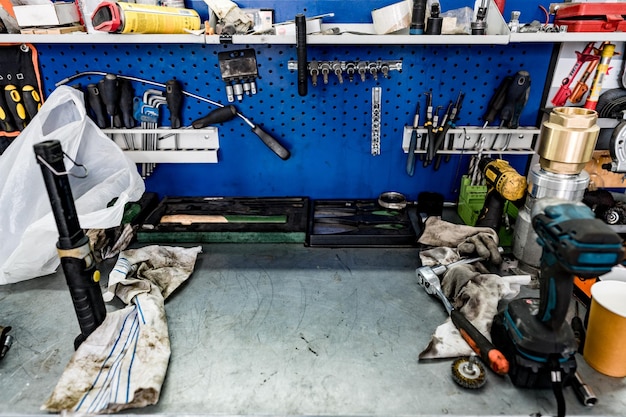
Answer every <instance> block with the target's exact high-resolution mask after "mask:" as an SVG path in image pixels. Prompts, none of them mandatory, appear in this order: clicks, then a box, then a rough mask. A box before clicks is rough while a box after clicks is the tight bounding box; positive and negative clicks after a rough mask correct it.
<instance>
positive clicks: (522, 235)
mask: <svg viewBox="0 0 626 417" xmlns="http://www.w3.org/2000/svg"><path fill="white" fill-rule="evenodd" d="M588 185H589V174H588V173H587V171H581V172H580V173H579V174H574V175H566V174H555V173H553V172H548V171H546V170H544V169H542V168H541V166H540V165H539V164H535V165H534V166H533V167H532V168H531V169H530V172H529V174H528V195H527V196H526V201H525V202H524V207H523V208H522V209H521V210H520V211H519V213H518V216H517V219H516V220H515V235H514V237H513V256H515V258H516V259H517V260H518V261H519V264H520V265H519V267H520V269H522V270H529V268H528V267H530V270H531V271H532V269H535V270H536V269H538V268H539V266H540V264H541V252H542V250H543V249H542V247H541V246H540V245H539V243H537V234H536V233H535V230H534V229H533V227H532V214H531V213H532V212H533V209H534V210H535V211H536V210H537V209H541V206H539V207H535V205H536V204H541V203H542V202H547V201H550V200H552V201H554V199H558V200H565V201H570V202H580V201H582V199H583V196H584V195H585V190H586V189H587V186H588ZM532 272H534V271H532Z"/></svg>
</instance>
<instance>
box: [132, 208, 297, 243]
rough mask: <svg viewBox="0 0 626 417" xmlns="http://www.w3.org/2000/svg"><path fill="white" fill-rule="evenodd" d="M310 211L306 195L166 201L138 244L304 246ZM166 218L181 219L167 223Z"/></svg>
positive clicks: (144, 227) (139, 234)
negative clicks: (255, 243)
mask: <svg viewBox="0 0 626 417" xmlns="http://www.w3.org/2000/svg"><path fill="white" fill-rule="evenodd" d="M308 212H309V199H308V198H306V197H284V198H283V197H269V198H267V197H263V198H254V197H251V198H239V197H232V198H230V197H229V198H226V197H165V198H163V200H162V201H161V202H160V203H159V205H158V206H157V208H156V209H154V211H152V212H151V213H150V215H149V216H148V217H147V218H146V220H145V222H144V223H143V224H142V225H141V226H140V228H139V230H138V231H137V240H138V241H139V242H201V243H212V242H214V243H217V242H271V243H294V242H299V243H303V242H304V240H305V237H306V228H307V216H308ZM165 216H169V217H170V219H172V217H171V216H177V217H174V218H173V220H169V222H164V221H163V220H164V219H165ZM220 217H223V219H222V220H219V218H220ZM178 218H180V219H181V220H180V221H177V219H178Z"/></svg>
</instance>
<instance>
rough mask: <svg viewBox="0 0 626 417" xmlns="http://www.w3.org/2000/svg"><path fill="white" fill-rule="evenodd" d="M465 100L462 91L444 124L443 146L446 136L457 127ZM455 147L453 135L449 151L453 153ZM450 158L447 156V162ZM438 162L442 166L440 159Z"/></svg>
mask: <svg viewBox="0 0 626 417" xmlns="http://www.w3.org/2000/svg"><path fill="white" fill-rule="evenodd" d="M464 98H465V93H464V92H462V91H460V92H459V95H458V96H457V98H456V102H455V103H454V106H453V107H452V110H451V111H450V115H449V116H448V118H447V120H446V123H444V126H443V131H442V132H441V144H442V145H443V142H444V141H445V138H446V135H447V134H448V130H450V128H454V127H456V119H457V118H458V116H459V112H460V111H461V107H462V106H463V99H464ZM453 147H454V135H452V137H451V138H450V141H449V142H448V150H449V151H451V150H452V148H453ZM450 158H451V155H450V154H447V155H446V157H445V161H446V162H450ZM438 161H439V164H440V163H441V158H439V159H438ZM434 168H435V171H436V170H437V169H439V166H438V165H437V164H435V167H434Z"/></svg>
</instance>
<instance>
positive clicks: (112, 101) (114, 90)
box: [98, 74, 121, 127]
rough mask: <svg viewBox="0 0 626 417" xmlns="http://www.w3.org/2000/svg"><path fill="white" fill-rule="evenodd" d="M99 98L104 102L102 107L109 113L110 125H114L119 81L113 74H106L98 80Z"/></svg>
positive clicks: (118, 95) (118, 97) (118, 96)
mask: <svg viewBox="0 0 626 417" xmlns="http://www.w3.org/2000/svg"><path fill="white" fill-rule="evenodd" d="M98 89H99V91H100V98H101V99H102V102H103V103H104V108H105V109H106V112H107V114H108V115H109V126H110V127H121V126H115V116H116V115H117V110H118V103H119V100H120V90H119V82H118V79H117V76H115V74H107V75H105V76H104V78H103V79H101V80H100V81H99V82H98Z"/></svg>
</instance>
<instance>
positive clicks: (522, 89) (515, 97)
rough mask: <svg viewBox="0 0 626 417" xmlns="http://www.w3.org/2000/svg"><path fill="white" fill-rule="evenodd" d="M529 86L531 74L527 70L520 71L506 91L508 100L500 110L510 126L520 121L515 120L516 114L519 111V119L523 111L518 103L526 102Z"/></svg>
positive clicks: (513, 126)
mask: <svg viewBox="0 0 626 417" xmlns="http://www.w3.org/2000/svg"><path fill="white" fill-rule="evenodd" d="M529 88H530V74H529V73H528V72H527V71H518V72H517V74H515V77H513V80H512V81H511V84H510V85H509V88H508V89H507V91H506V100H505V103H504V106H503V107H502V110H501V111H500V120H501V121H503V122H506V123H507V126H508V127H511V128H516V127H517V126H515V124H516V123H518V122H517V121H516V120H515V115H516V112H517V118H518V119H519V114H520V113H521V109H519V108H517V107H518V105H519V104H518V103H520V102H523V103H524V104H526V97H527V92H528V89H529ZM516 108H517V109H516Z"/></svg>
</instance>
